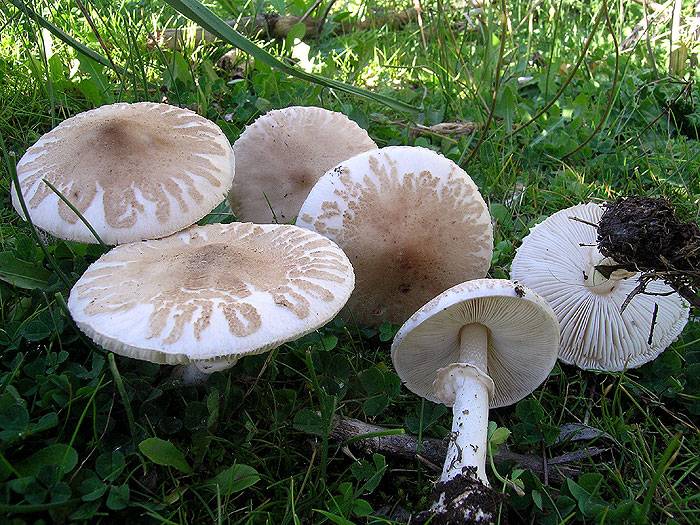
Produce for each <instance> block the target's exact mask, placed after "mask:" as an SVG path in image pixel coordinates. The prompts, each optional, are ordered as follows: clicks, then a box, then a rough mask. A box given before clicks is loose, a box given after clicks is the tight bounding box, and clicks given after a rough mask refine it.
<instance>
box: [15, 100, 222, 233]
mask: <svg viewBox="0 0 700 525" xmlns="http://www.w3.org/2000/svg"><path fill="white" fill-rule="evenodd" d="M233 174H234V159H233V149H232V148H231V145H230V144H229V142H228V139H227V138H226V136H225V135H224V133H223V132H222V131H221V129H220V128H219V127H218V126H217V125H216V124H214V123H213V122H211V121H209V120H207V119H205V118H204V117H201V116H199V115H197V114H196V113H195V112H193V111H190V110H188V109H182V108H178V107H174V106H170V105H168V104H156V103H152V102H139V103H136V104H127V103H119V104H111V105H107V106H102V107H99V108H97V109H93V110H90V111H86V112H84V113H80V114H78V115H76V116H74V117H71V118H69V119H67V120H65V121H63V122H61V123H60V124H59V125H58V126H56V127H55V128H54V129H53V130H51V131H49V132H48V133H46V134H45V135H43V136H42V137H41V138H40V139H39V140H38V141H37V142H36V144H34V145H33V146H31V147H30V148H29V149H28V150H27V152H26V153H25V154H24V156H23V157H22V159H21V160H20V161H19V163H18V164H17V177H18V180H19V183H20V187H21V190H22V196H23V197H24V200H25V203H26V205H27V209H28V210H29V215H30V216H31V218H32V221H33V222H34V224H35V225H36V226H37V227H39V228H41V229H42V230H46V231H48V232H49V233H51V234H52V235H55V236H56V237H59V238H61V239H67V240H72V241H81V242H88V243H95V242H97V240H96V239H95V237H94V236H93V235H92V233H90V230H89V229H88V228H87V227H86V226H85V224H84V223H83V222H82V221H81V220H80V218H79V217H78V215H76V214H75V212H73V211H72V210H71V209H70V208H69V207H68V206H67V205H66V203H65V202H63V201H62V200H61V198H60V197H59V196H58V195H57V194H56V193H54V191H53V190H52V189H51V188H50V187H49V186H48V185H46V184H44V183H43V180H44V179H46V180H48V181H49V182H50V183H51V184H53V185H54V186H55V187H56V189H58V190H59V191H60V192H61V193H62V194H63V196H64V197H66V199H68V201H70V203H71V204H73V206H75V208H77V209H78V211H80V213H81V214H82V215H83V217H85V219H86V220H87V221H88V222H89V223H90V224H91V225H92V227H93V228H94V229H95V231H96V232H97V234H98V235H99V236H100V237H101V239H102V240H103V241H104V242H105V243H107V244H120V243H124V242H132V241H139V240H142V239H154V238H158V237H163V236H166V235H170V234H172V233H175V232H177V231H180V230H182V229H183V228H186V227H188V226H190V225H191V224H193V223H195V222H197V221H198V220H199V219H201V218H202V217H204V216H205V215H206V214H207V213H209V212H210V211H211V210H212V209H213V208H214V207H216V205H217V204H219V203H220V202H221V201H222V200H223V199H224V198H225V196H226V193H227V192H228V190H229V188H230V187H231V183H232V181H233ZM12 204H13V205H14V207H15V209H16V210H17V212H18V213H19V214H20V215H21V216H22V217H23V218H25V217H24V214H23V212H22V209H21V206H20V202H19V199H18V198H17V194H16V191H15V189H14V187H13V188H12Z"/></svg>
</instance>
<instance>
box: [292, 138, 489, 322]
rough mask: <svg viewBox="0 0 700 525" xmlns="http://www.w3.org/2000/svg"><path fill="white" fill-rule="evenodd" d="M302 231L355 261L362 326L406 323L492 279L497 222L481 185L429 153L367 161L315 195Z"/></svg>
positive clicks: (375, 155)
mask: <svg viewBox="0 0 700 525" xmlns="http://www.w3.org/2000/svg"><path fill="white" fill-rule="evenodd" d="M297 225H299V226H302V227H304V228H308V229H311V230H315V231H317V232H318V233H320V234H322V235H325V236H326V237H328V238H330V239H331V240H333V241H335V242H336V243H338V245H339V246H340V247H341V248H342V249H343V250H344V251H345V253H347V255H348V257H349V258H350V261H351V262H352V264H353V266H354V268H355V273H356V275H357V283H356V288H355V292H354V293H353V296H352V298H351V300H350V302H349V303H348V309H349V310H350V312H351V313H352V315H353V316H354V319H355V320H356V321H357V322H359V323H362V324H366V325H377V324H379V323H381V322H382V321H384V320H386V321H390V322H393V323H402V322H404V321H405V320H406V319H407V318H408V317H409V316H410V315H411V313H412V312H414V311H416V310H417V309H418V308H419V307H420V306H421V305H423V304H424V303H425V302H427V301H428V300H429V299H430V298H431V297H434V296H435V295H437V294H438V293H440V292H442V291H443V290H446V289H447V288H449V287H450V286H454V285H456V284H457V283H460V282H463V281H466V280H469V279H476V278H479V277H484V276H485V275H486V272H487V271H488V268H489V265H490V263H491V255H492V251H493V233H492V226H491V218H490V216H489V212H488V208H487V207H486V203H485V202H484V199H483V198H482V197H481V194H480V193H479V189H478V188H477V186H476V184H474V181H472V179H471V178H470V177H469V175H467V174H466V173H465V172H464V170H462V169H461V168H460V167H459V166H457V165H456V164H455V163H454V162H452V161H451V160H449V159H447V158H445V157H443V156H442V155H440V154H438V153H435V152H434V151H432V150H429V149H426V148H418V147H410V146H392V147H388V148H382V149H378V150H373V151H368V152H365V153H361V154H360V155H357V156H355V157H353V158H351V159H349V160H346V161H344V162H341V163H340V164H339V165H338V166H336V167H335V168H333V169H332V170H330V171H329V172H327V173H326V174H325V175H324V176H323V177H321V179H320V180H319V181H318V183H317V184H316V186H314V188H313V189H312V190H311V193H310V194H309V196H308V198H307V199H306V202H304V205H303V206H302V208H301V211H300V213H299V217H298V219H297Z"/></svg>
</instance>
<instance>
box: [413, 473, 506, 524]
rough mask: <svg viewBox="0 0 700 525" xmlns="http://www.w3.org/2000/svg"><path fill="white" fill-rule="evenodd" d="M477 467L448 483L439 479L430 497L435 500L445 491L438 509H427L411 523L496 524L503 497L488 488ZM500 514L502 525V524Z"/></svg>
mask: <svg viewBox="0 0 700 525" xmlns="http://www.w3.org/2000/svg"><path fill="white" fill-rule="evenodd" d="M475 472H476V469H474V470H472V471H468V470H467V469H465V470H464V472H463V473H462V474H459V475H457V476H456V477H455V478H453V479H451V480H450V481H447V482H440V483H438V484H437V485H435V488H434V489H433V500H434V501H435V502H438V501H439V500H440V497H441V496H442V495H443V494H444V499H443V506H444V509H440V510H435V509H431V510H426V511H423V512H421V513H419V514H417V515H415V516H414V517H413V519H412V520H411V522H410V523H411V524H412V525H413V524H416V525H421V524H427V523H429V525H453V524H458V523H459V524H479V525H486V524H490V523H496V518H497V516H498V506H499V504H500V503H501V502H502V501H503V499H504V497H503V495H502V494H500V493H499V492H496V491H495V490H493V489H491V488H489V487H487V486H486V485H484V484H483V483H481V481H479V479H478V478H477V477H476V474H475ZM505 523H506V522H505V521H504V517H503V516H502V517H501V524H505Z"/></svg>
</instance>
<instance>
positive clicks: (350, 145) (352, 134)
mask: <svg viewBox="0 0 700 525" xmlns="http://www.w3.org/2000/svg"><path fill="white" fill-rule="evenodd" d="M376 147H377V145H376V144H375V143H374V141H373V140H372V139H370V138H369V135H367V132H366V131H365V130H364V129H362V128H361V127H360V126H358V125H357V124H356V123H355V122H353V121H352V120H350V119H349V118H348V117H346V116H345V115H343V114H342V113H336V112H333V111H328V110H326V109H322V108H316V107H303V106H292V107H288V108H284V109H277V110H274V111H270V112H269V113H267V114H265V115H263V116H262V117H260V118H258V119H257V120H256V121H255V122H254V123H253V124H252V125H250V126H248V127H247V128H246V129H245V131H244V132H243V133H242V134H241V136H240V137H239V138H238V140H237V141H236V142H235V143H234V145H233V149H234V151H235V153H236V172H237V173H238V175H239V176H238V177H237V178H236V180H235V181H234V184H233V188H232V189H231V192H230V194H229V203H230V205H231V209H232V210H233V211H234V213H235V214H236V215H237V216H238V218H239V219H241V220H245V221H252V222H257V223H268V222H280V223H288V222H291V221H293V220H294V218H295V217H296V216H297V214H298V213H299V208H300V207H301V204H302V203H303V202H304V199H305V198H306V196H307V195H308V193H309V190H310V189H311V188H312V187H313V185H314V184H315V183H316V181H317V180H318V179H319V177H321V175H323V174H324V173H325V172H326V171H327V170H329V169H330V168H332V167H333V166H335V165H336V164H338V163H339V162H340V161H342V160H345V159H347V158H350V157H352V156H353V155H356V154H358V153H361V152H363V151H367V150H370V149H376Z"/></svg>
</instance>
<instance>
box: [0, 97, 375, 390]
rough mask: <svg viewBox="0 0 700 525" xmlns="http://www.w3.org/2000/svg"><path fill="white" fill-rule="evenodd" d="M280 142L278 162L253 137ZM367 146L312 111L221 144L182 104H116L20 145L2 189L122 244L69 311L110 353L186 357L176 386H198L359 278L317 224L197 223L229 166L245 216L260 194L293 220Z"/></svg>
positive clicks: (296, 112) (285, 333) (36, 215)
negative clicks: (327, 175) (11, 177)
mask: <svg viewBox="0 0 700 525" xmlns="http://www.w3.org/2000/svg"><path fill="white" fill-rule="evenodd" d="M261 137H262V139H261ZM281 143H284V144H285V145H286V147H287V150H286V151H284V154H283V155H282V157H284V158H280V157H276V159H277V161H278V163H277V164H275V163H274V162H268V163H267V164H265V162H260V160H261V159H262V160H264V159H269V158H271V157H270V155H267V154H264V153H263V152H262V150H260V148H261V147H262V148H263V150H268V151H269V150H272V149H280V148H279V146H280V144H281ZM375 147H376V145H375V144H374V142H372V141H371V140H370V139H369V137H368V136H367V133H366V132H365V131H364V130H362V129H360V128H359V127H358V126H357V125H356V124H354V123H352V122H351V121H350V120H349V119H347V118H346V117H344V116H342V115H340V114H338V113H333V112H330V111H326V110H324V109H321V108H288V109H286V110H280V111H276V112H272V113H271V114H269V115H266V116H264V117H262V118H261V119H259V121H258V122H256V124H254V125H253V126H251V127H250V128H248V130H247V131H246V132H244V133H243V135H242V136H241V138H240V139H239V141H238V142H237V143H236V145H235V147H234V148H232V147H231V145H230V143H229V141H228V139H227V138H226V136H225V135H224V133H223V131H222V130H221V129H220V128H219V127H218V126H217V125H216V124H215V123H213V122H211V121H209V120H207V119H205V118H204V117H201V116H199V115H197V114H196V113H194V112H193V111H190V110H187V109H182V108H178V107H174V106H170V105H167V104H156V103H150V102H142V103H135V104H128V103H119V104H112V105H106V106H102V107H100V108H98V109H94V110H91V111H87V112H84V113H80V114H78V115H76V116H74V117H72V118H69V119H67V120H65V121H64V122H62V123H61V124H59V125H58V126H57V127H56V128H54V129H53V130H52V131H49V132H48V133H46V134H45V135H43V136H42V137H41V138H40V139H39V140H38V141H37V142H36V144H34V145H33V146H32V147H30V148H29V149H28V150H27V152H26V153H25V155H24V156H23V157H22V159H21V160H20V162H19V163H18V165H17V182H18V186H17V187H14V185H13V187H12V200H13V204H14V206H15V208H16V209H17V211H18V212H19V213H20V215H22V217H24V213H23V210H24V209H25V208H26V210H27V211H28V214H29V216H30V218H31V220H32V222H33V224H34V225H35V226H37V227H38V228H41V229H42V230H45V231H47V232H49V233H51V234H53V235H55V236H56V237H59V238H62V239H66V240H72V241H81V242H88V243H90V242H92V243H95V242H102V243H106V244H111V245H115V244H116V245H118V246H116V247H115V248H113V249H112V250H110V251H109V252H108V253H106V254H104V255H103V256H102V257H100V258H99V260H97V261H96V262H95V263H93V264H92V265H91V266H90V267H89V268H88V270H87V271H86V272H85V273H84V274H83V275H82V276H81V277H80V279H78V281H77V282H76V284H75V286H74V287H73V289H72V290H71V294H70V297H69V300H68V308H69V310H70V312H71V315H72V316H73V319H74V320H75V322H76V325H77V326H78V327H79V328H80V329H81V330H82V331H83V332H84V333H85V334H87V335H88V336H89V337H90V338H91V339H92V340H93V341H95V342H96V343H97V344H99V345H101V346H102V347H104V348H106V349H108V350H111V351H113V352H115V353H117V354H121V355H125V356H128V357H133V358H137V359H142V360H145V361H151V362H156V363H165V364H187V365H188V366H187V367H185V368H184V369H182V370H181V371H180V372H181V373H182V375H183V378H184V380H185V382H188V383H189V382H199V381H201V380H203V379H204V378H206V376H207V374H209V373H211V372H213V371H216V370H222V369H225V368H228V367H230V366H232V365H233V364H235V363H236V361H237V360H238V359H239V358H240V357H241V356H244V355H249V354H256V353H261V352H265V351H268V350H270V349H272V348H276V347H278V346H280V345H281V344H283V343H284V342H287V341H291V340H295V339H297V338H299V337H301V336H303V335H305V334H307V333H309V332H310V331H313V330H316V329H317V328H319V327H320V326H322V325H324V324H325V323H327V322H328V321H330V320H331V319H332V318H333V317H334V316H335V315H336V314H337V313H338V311H339V310H340V309H341V308H342V307H343V305H344V304H345V303H346V301H347V300H348V297H349V296H350V292H351V291H352V289H353V287H354V282H355V277H354V272H353V268H352V265H351V264H350V262H349V261H348V259H347V257H346V256H345V254H344V253H343V251H342V250H341V249H339V248H338V246H337V245H336V244H335V243H333V242H332V241H331V240H329V239H327V238H325V237H323V236H321V235H319V234H317V233H315V232H311V231H308V230H305V229H302V228H299V227H297V226H293V225H285V224H253V223H252V222H248V223H241V222H237V223H233V224H226V225H224V224H211V225H208V226H196V225H194V223H195V222H197V221H198V220H199V219H201V218H202V217H203V216H205V215H206V214H207V213H209V212H211V210H212V209H214V208H215V207H216V206H217V205H218V204H220V203H221V202H222V200H223V199H225V198H226V197H227V195H228V194H229V193H230V191H231V188H232V184H233V181H234V173H236V172H238V173H239V174H240V175H241V178H242V179H243V181H244V184H243V185H238V186H236V188H237V189H240V188H246V191H247V193H245V192H240V193H241V194H242V195H243V197H244V199H243V200H244V201H245V202H246V205H245V206H243V207H242V208H241V210H242V212H243V214H244V215H245V216H246V217H247V218H248V220H252V221H256V222H267V221H265V218H266V214H265V213H264V210H263V209H262V208H261V207H260V206H259V204H260V202H259V201H260V200H261V199H262V197H265V199H269V198H270V197H271V198H272V202H271V204H272V206H275V207H277V206H279V208H278V213H279V216H281V217H282V218H285V217H287V215H289V214H291V215H290V218H293V217H294V216H296V213H297V211H298V207H299V206H300V203H301V201H302V200H303V198H304V197H305V196H306V193H308V189H309V188H310V186H311V185H313V183H314V182H315V180H316V179H318V178H319V177H320V176H321V175H322V174H323V173H324V172H325V171H326V169H328V168H329V167H331V166H332V165H334V164H335V163H336V162H338V161H339V160H342V159H344V158H346V155H347V156H351V155H353V154H355V153H358V152H360V151H364V150H366V149H369V148H375ZM234 151H235V153H234ZM300 152H301V153H302V156H299V153H300ZM285 155H286V157H285ZM295 155H296V158H297V163H296V164H294V162H293V159H294V156H295ZM237 165H238V168H236V166H237ZM281 179H282V181H281ZM304 188H306V190H304ZM276 190H281V191H284V192H285V193H284V195H279V194H276V193H275V191H276ZM256 199H257V201H256ZM285 199H286V200H285ZM256 202H257V204H256ZM267 202H270V201H269V200H268V201H267ZM249 205H250V206H249ZM272 216H273V217H275V214H274V210H273V214H272ZM25 218H26V217H25Z"/></svg>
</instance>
